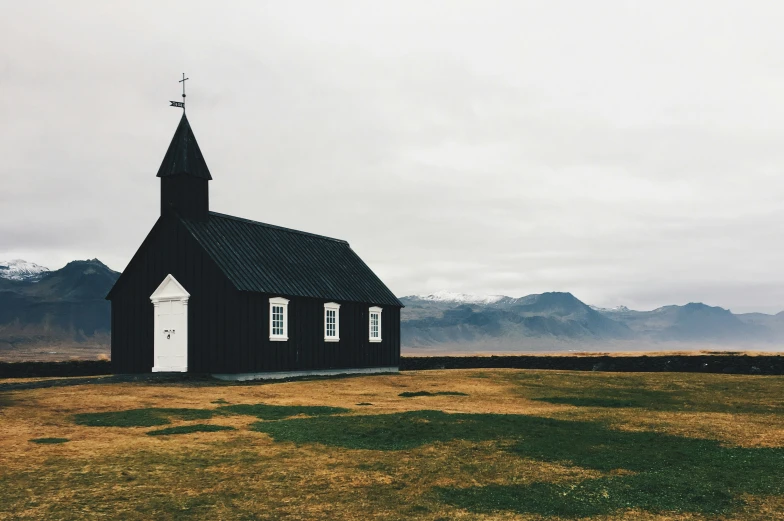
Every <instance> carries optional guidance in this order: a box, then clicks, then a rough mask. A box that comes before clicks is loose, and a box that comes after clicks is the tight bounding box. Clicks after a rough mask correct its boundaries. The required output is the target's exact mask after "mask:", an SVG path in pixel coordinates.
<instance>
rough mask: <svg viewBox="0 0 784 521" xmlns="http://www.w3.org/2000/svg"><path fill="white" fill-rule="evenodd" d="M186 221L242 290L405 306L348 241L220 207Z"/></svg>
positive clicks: (189, 228) (194, 234)
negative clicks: (229, 212)
mask: <svg viewBox="0 0 784 521" xmlns="http://www.w3.org/2000/svg"><path fill="white" fill-rule="evenodd" d="M181 221H182V222H183V224H184V225H185V227H186V228H187V229H188V231H190V233H191V234H193V236H194V237H195V238H196V240H197V241H198V242H199V243H200V244H201V245H202V247H204V249H205V250H206V251H207V253H208V254H209V255H210V256H211V257H212V258H213V260H215V262H216V263H217V264H218V267H219V268H220V269H221V270H222V271H223V273H224V274H225V275H226V276H227V277H228V278H229V280H231V281H232V283H233V284H234V286H235V287H236V288H237V289H239V290H241V291H254V292H260V293H272V294H279V295H284V296H298V297H314V298H323V299H329V300H343V301H351V302H366V303H374V304H380V305H389V306H401V307H402V306H403V305H402V304H401V302H400V301H399V300H398V299H397V297H395V295H394V294H393V293H392V292H391V291H390V290H389V288H387V287H386V286H385V285H384V283H383V282H381V280H380V279H379V278H378V277H377V276H376V274H375V273H373V271H372V270H371V269H370V268H369V267H368V266H367V265H366V264H365V263H364V262H362V259H360V258H359V256H358V255H357V254H356V253H354V251H353V250H352V249H351V247H350V246H349V244H348V243H347V242H346V241H342V240H339V239H331V238H329V237H323V236H321V235H314V234H312V233H306V232H301V231H297V230H291V229H288V228H281V227H279V226H273V225H271V224H264V223H259V222H255V221H249V220H247V219H241V218H239V217H232V216H230V215H223V214H219V213H215V212H210V214H209V218H208V219H207V220H206V221H198V220H189V219H181Z"/></svg>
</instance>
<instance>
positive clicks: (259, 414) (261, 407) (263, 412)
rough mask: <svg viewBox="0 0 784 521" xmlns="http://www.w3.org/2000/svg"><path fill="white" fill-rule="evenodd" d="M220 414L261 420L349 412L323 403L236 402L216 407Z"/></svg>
mask: <svg viewBox="0 0 784 521" xmlns="http://www.w3.org/2000/svg"><path fill="white" fill-rule="evenodd" d="M218 411H219V412H220V413H221V414H238V415H244V416H255V417H256V418H259V419H261V420H282V419H284V418H290V417H292V416H299V415H305V416H329V415H332V414H340V413H345V412H350V411H351V410H350V409H345V408H343V407H327V406H325V405H268V404H266V403H256V404H236V405H226V406H223V407H218Z"/></svg>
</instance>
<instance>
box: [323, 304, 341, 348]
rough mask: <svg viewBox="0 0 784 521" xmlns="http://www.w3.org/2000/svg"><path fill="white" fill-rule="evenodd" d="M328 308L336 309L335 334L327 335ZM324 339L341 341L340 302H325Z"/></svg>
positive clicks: (326, 340)
mask: <svg viewBox="0 0 784 521" xmlns="http://www.w3.org/2000/svg"><path fill="white" fill-rule="evenodd" d="M327 310H334V311H335V336H327ZM324 341H325V342H340V304H337V303H335V302H327V303H326V304H324Z"/></svg>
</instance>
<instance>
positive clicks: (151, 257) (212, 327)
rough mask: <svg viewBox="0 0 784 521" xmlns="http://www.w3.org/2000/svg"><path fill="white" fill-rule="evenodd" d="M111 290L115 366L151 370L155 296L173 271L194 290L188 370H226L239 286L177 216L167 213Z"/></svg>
mask: <svg viewBox="0 0 784 521" xmlns="http://www.w3.org/2000/svg"><path fill="white" fill-rule="evenodd" d="M125 273H126V276H125V277H122V278H121V280H118V283H117V285H116V286H115V287H114V288H113V289H112V292H111V293H110V297H111V301H112V368H113V370H114V371H115V372H116V373H144V372H150V371H151V370H152V366H153V345H154V341H153V326H154V316H153V307H152V303H151V302H150V295H152V293H153V292H154V291H155V289H156V288H157V287H158V286H159V285H160V283H161V282H162V281H163V279H164V278H165V277H166V275H168V274H169V273H171V274H172V275H174V278H176V279H177V281H178V282H179V283H180V284H182V285H183V287H185V289H186V291H188V292H189V293H190V294H191V297H190V300H189V301H188V370H189V371H191V372H198V373H205V372H219V371H222V370H225V369H226V365H225V363H226V357H225V355H224V351H225V349H226V348H225V346H226V345H227V343H229V342H230V338H231V334H232V328H231V327H229V326H228V325H227V323H228V322H229V315H228V312H229V311H230V310H232V309H236V306H237V304H236V301H237V291H236V290H235V289H234V288H233V287H232V285H231V283H229V282H228V281H227V280H226V278H225V277H224V276H223V274H222V273H221V272H220V270H218V268H217V267H216V266H215V264H214V263H213V262H212V260H211V259H210V258H209V257H208V256H207V255H206V254H204V252H203V251H202V249H201V248H200V247H199V246H198V244H197V243H196V242H195V241H194V240H193V238H192V237H191V236H190V234H189V233H188V232H187V231H186V230H185V229H183V227H182V226H181V225H180V224H179V222H178V221H177V220H176V219H172V218H165V217H162V218H160V219H159V220H158V222H157V223H156V224H155V226H154V227H153V229H152V231H151V232H150V234H149V236H148V237H147V239H146V240H145V241H144V243H143V244H142V246H141V248H139V251H138V252H137V253H136V255H135V256H134V257H133V259H132V260H131V262H130V264H129V265H128V267H127V268H126V269H125Z"/></svg>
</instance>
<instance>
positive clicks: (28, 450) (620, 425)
mask: <svg viewBox="0 0 784 521" xmlns="http://www.w3.org/2000/svg"><path fill="white" fill-rule="evenodd" d="M4 382H5V383H9V384H10V383H11V381H10V380H7V381H3V380H0V425H1V426H2V427H1V428H0V519H3V520H5V519H58V520H59V519H63V520H69V519H129V520H135V519H139V520H141V519H162V520H167V519H211V520H212V519H226V520H229V519H232V520H233V519H238V520H239V519H242V520H251V519H264V520H267V519H269V520H273V519H291V520H299V519H303V520H304V519H324V520H327V519H329V520H333V519H379V520H387V519H389V520H392V519H423V520H433V521H434V520H448V519H503V520H512V519H515V520H523V519H525V520H529V519H530V520H533V519H536V520H540V519H546V520H556V519H597V520H598V519H601V520H611V519H612V520H615V519H624V520H638V519H639V520H670V519H673V520H674V519H678V520H709V519H710V520H713V519H723V520H741V519H752V520H770V519H784V470H782V469H784V377H780V376H743V375H724V374H688V373H601V372H566V371H533V370H445V371H419V372H417V371H407V372H402V373H399V374H390V375H375V376H361V377H345V378H331V379H313V380H298V381H289V382H275V383H242V384H229V383H224V382H217V381H211V380H198V379H196V380H185V381H181V382H178V381H160V382H156V381H154V380H153V381H147V382H128V383H85V384H83V385H73V386H64V387H47V388H37V387H36V382H35V380H30V381H29V385H28V386H26V387H19V384H20V383H24V380H22V379H15V380H13V385H6V386H5V387H3V383H4Z"/></svg>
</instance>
